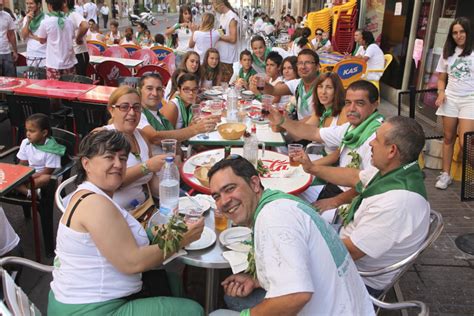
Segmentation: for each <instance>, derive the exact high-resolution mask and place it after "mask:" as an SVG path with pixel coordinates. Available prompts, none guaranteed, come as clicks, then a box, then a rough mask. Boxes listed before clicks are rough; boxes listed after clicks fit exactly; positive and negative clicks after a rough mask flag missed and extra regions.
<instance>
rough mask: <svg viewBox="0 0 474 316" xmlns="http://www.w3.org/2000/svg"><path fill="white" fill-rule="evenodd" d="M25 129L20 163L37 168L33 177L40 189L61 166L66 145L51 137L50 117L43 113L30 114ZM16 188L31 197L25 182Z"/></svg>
mask: <svg viewBox="0 0 474 316" xmlns="http://www.w3.org/2000/svg"><path fill="white" fill-rule="evenodd" d="M25 130H26V138H25V139H24V140H23V141H22V142H21V145H20V150H19V151H18V154H17V155H16V156H17V158H18V159H19V160H20V164H22V165H25V166H30V167H32V168H34V169H35V170H36V172H35V173H34V174H33V175H32V178H33V180H34V185H35V188H36V189H39V188H42V187H44V186H46V185H47V184H48V182H49V180H50V179H51V174H52V173H53V171H54V169H56V168H60V167H61V156H64V154H65V152H66V147H64V146H63V145H60V144H58V143H57V142H56V140H55V139H54V138H52V137H51V126H50V123H49V118H48V116H46V115H45V114H43V113H36V114H33V115H31V116H29V117H28V118H27V119H26V121H25ZM16 190H17V191H19V192H20V193H22V194H24V195H26V196H27V197H28V198H30V197H31V190H30V189H29V188H28V187H27V186H26V185H25V184H22V185H20V186H18V187H17V188H16Z"/></svg>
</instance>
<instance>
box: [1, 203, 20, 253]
mask: <svg viewBox="0 0 474 316" xmlns="http://www.w3.org/2000/svg"><path fill="white" fill-rule="evenodd" d="M19 242H20V237H18V235H17V233H15V230H14V229H13V227H12V225H10V222H9V221H8V218H7V217H6V215H5V212H4V211H3V207H2V206H1V205H0V257H1V256H3V255H4V254H6V253H7V252H9V251H11V250H12V249H13V248H15V247H16V245H18V243H19Z"/></svg>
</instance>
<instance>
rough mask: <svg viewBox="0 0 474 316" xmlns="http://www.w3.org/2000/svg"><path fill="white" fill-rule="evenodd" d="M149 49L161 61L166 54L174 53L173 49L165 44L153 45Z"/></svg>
mask: <svg viewBox="0 0 474 316" xmlns="http://www.w3.org/2000/svg"><path fill="white" fill-rule="evenodd" d="M150 49H151V50H152V51H153V52H154V53H155V54H156V57H158V60H159V61H162V60H163V59H165V57H166V56H168V55H170V54H173V55H174V53H173V50H172V49H171V48H168V47H165V46H160V45H157V46H153V47H152V48H150Z"/></svg>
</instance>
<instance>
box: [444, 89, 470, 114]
mask: <svg viewBox="0 0 474 316" xmlns="http://www.w3.org/2000/svg"><path fill="white" fill-rule="evenodd" d="M436 115H439V116H446V117H454V118H460V119H467V120H474V94H471V95H468V96H464V97H457V96H452V95H450V94H449V92H448V93H447V94H446V101H445V102H444V104H443V105H441V106H440V107H439V108H438V110H437V111H436Z"/></svg>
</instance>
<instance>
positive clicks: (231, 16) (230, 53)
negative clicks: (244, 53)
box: [216, 10, 239, 64]
mask: <svg viewBox="0 0 474 316" xmlns="http://www.w3.org/2000/svg"><path fill="white" fill-rule="evenodd" d="M232 20H235V21H237V32H239V17H238V16H237V14H235V12H234V11H232V10H229V11H227V13H225V14H221V16H220V19H219V28H222V29H223V30H224V31H225V35H229V34H230V22H232ZM238 38H239V35H238V34H237V41H238ZM237 44H238V42H237V43H235V44H231V43H227V42H224V41H218V42H217V44H216V48H217V50H218V51H219V54H220V57H221V63H224V64H233V63H234V62H236V61H238V60H239V52H238V49H237V46H238V45H237Z"/></svg>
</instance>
